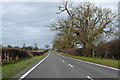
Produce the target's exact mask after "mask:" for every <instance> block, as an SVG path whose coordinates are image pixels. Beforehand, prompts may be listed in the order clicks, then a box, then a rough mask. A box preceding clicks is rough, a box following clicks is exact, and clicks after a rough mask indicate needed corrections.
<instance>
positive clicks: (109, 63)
mask: <svg viewBox="0 0 120 80" xmlns="http://www.w3.org/2000/svg"><path fill="white" fill-rule="evenodd" d="M57 53H58V54H60V55H63V56H67V57H71V58H75V59H79V60H84V61H89V62H93V63H97V64H102V65H106V66H111V67H114V68H120V67H119V66H118V65H119V64H118V62H119V61H120V60H119V61H118V60H111V59H101V58H92V57H83V56H72V55H68V54H64V53H60V52H57Z"/></svg>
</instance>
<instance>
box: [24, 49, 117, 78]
mask: <svg viewBox="0 0 120 80" xmlns="http://www.w3.org/2000/svg"><path fill="white" fill-rule="evenodd" d="M24 78H86V79H88V80H96V79H97V78H98V79H99V78H104V79H105V80H107V78H109V79H111V80H113V78H118V71H117V70H113V69H109V68H104V67H101V66H97V65H93V64H89V63H84V62H81V61H77V60H74V59H70V58H67V57H64V56H61V55H59V54H57V53H56V52H55V51H49V54H48V56H47V57H46V58H45V59H44V61H42V62H40V64H39V65H38V66H36V68H34V69H33V70H32V71H31V72H29V73H28V74H26V75H25V74H24ZM102 80H103V79H102Z"/></svg>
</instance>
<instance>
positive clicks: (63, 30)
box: [49, 2, 118, 57]
mask: <svg viewBox="0 0 120 80" xmlns="http://www.w3.org/2000/svg"><path fill="white" fill-rule="evenodd" d="M62 12H64V14H65V13H67V15H68V16H67V17H65V18H58V19H56V20H55V21H54V22H53V23H51V24H50V25H49V27H50V28H51V30H56V31H58V34H57V36H56V38H55V40H54V41H53V49H58V50H64V49H74V48H78V47H79V46H81V47H82V48H83V49H85V50H87V49H91V52H92V57H95V55H96V54H95V53H96V51H95V48H96V46H98V44H99V43H100V42H102V41H103V39H104V40H105V39H106V41H107V40H109V39H110V38H111V37H112V38H113V37H114V38H115V39H116V38H117V37H118V34H117V29H118V26H117V14H115V13H114V12H113V11H112V10H111V9H109V8H100V7H97V6H95V5H94V4H93V3H90V2H85V3H80V4H79V5H77V6H74V5H73V4H68V2H64V3H63V4H62V5H60V6H59V12H58V13H57V14H61V13H62ZM84 54H85V52H84Z"/></svg>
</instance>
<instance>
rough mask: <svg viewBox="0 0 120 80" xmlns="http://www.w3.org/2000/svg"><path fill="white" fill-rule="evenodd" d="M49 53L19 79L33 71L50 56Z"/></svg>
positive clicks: (20, 79)
mask: <svg viewBox="0 0 120 80" xmlns="http://www.w3.org/2000/svg"><path fill="white" fill-rule="evenodd" d="M49 54H50V53H49ZM49 54H48V55H47V56H46V57H45V58H43V59H42V60H41V61H40V62H39V63H37V64H36V65H35V66H34V67H32V68H31V69H30V70H29V71H27V72H26V73H25V74H23V75H22V76H21V77H20V78H19V79H18V80H22V79H23V78H25V77H26V76H27V75H28V74H29V73H30V72H31V71H33V70H34V69H35V68H36V67H37V66H38V65H39V64H41V63H42V62H43V61H44V60H45V59H46V58H47V57H48V56H49Z"/></svg>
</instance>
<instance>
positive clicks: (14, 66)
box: [2, 53, 47, 79]
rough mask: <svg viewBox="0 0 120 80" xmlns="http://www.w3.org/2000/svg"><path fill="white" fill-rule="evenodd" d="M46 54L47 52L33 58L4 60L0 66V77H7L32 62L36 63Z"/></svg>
mask: <svg viewBox="0 0 120 80" xmlns="http://www.w3.org/2000/svg"><path fill="white" fill-rule="evenodd" d="M46 55H47V53H45V54H43V55H41V56H35V57H33V58H24V59H19V60H16V61H12V62H9V63H8V62H5V63H3V66H2V78H3V79H4V78H9V77H11V76H13V75H15V74H17V73H18V72H20V71H21V70H23V69H25V68H27V67H29V66H31V65H32V64H34V63H36V62H37V61H39V60H40V59H42V58H44V57H45V56H46Z"/></svg>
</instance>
